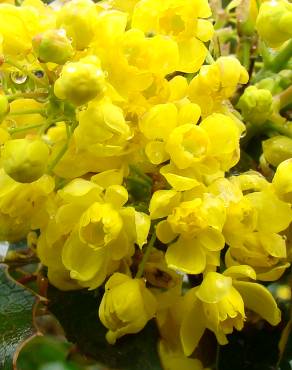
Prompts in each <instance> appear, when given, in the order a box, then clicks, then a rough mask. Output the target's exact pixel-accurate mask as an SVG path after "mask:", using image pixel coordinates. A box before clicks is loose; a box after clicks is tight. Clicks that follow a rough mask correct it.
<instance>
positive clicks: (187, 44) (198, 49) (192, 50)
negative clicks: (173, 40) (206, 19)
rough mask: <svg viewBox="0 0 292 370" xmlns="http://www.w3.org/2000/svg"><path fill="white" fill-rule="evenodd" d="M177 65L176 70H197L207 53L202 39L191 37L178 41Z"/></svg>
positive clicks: (188, 71)
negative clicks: (178, 59)
mask: <svg viewBox="0 0 292 370" xmlns="http://www.w3.org/2000/svg"><path fill="white" fill-rule="evenodd" d="M178 48H179V56H180V61H179V66H178V71H180V72H186V73H194V72H197V71H198V70H199V69H200V67H201V65H202V64H203V63H204V60H205V58H206V55H207V49H206V47H205V46H204V44H203V43H202V41H200V40H198V39H196V38H192V39H186V40H181V41H179V42H178Z"/></svg>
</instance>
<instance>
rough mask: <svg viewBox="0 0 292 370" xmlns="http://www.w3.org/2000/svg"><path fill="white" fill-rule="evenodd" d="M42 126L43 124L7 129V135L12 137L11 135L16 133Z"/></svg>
mask: <svg viewBox="0 0 292 370" xmlns="http://www.w3.org/2000/svg"><path fill="white" fill-rule="evenodd" d="M43 125H44V124H43V123H36V124H34V125H27V126H22V127H15V128H9V129H8V132H9V134H11V135H13V134H16V133H18V132H22V131H27V130H31V129H33V128H39V127H41V126H43Z"/></svg>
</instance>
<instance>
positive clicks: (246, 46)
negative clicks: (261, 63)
mask: <svg viewBox="0 0 292 370" xmlns="http://www.w3.org/2000/svg"><path fill="white" fill-rule="evenodd" d="M250 48H251V41H250V39H249V38H244V39H243V41H242V56H241V60H242V65H243V66H244V67H245V69H246V70H247V71H248V70H249V63H250Z"/></svg>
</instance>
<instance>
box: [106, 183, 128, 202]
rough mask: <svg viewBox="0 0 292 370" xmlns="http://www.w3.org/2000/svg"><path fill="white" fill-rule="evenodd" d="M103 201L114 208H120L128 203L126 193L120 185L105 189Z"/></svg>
mask: <svg viewBox="0 0 292 370" xmlns="http://www.w3.org/2000/svg"><path fill="white" fill-rule="evenodd" d="M104 199H105V201H106V202H108V203H111V204H112V205H113V206H114V207H116V208H120V207H122V206H123V205H124V204H125V203H127V201H128V192H127V190H126V188H124V187H123V186H121V185H111V186H109V187H108V188H107V189H106V192H105V197H104Z"/></svg>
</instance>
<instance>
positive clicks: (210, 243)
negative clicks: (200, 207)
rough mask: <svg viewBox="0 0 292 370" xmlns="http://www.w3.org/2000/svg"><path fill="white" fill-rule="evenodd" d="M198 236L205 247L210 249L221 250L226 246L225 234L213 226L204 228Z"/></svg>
mask: <svg viewBox="0 0 292 370" xmlns="http://www.w3.org/2000/svg"><path fill="white" fill-rule="evenodd" d="M198 238H199V241H200V243H201V244H202V245H203V247H204V248H206V249H208V250H209V251H220V250H221V249H222V248H224V244H225V239H224V236H223V235H222V233H221V232H220V231H218V230H216V229H214V228H212V227H209V228H208V229H205V230H203V231H202V232H201V233H200V234H199V236H198Z"/></svg>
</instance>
